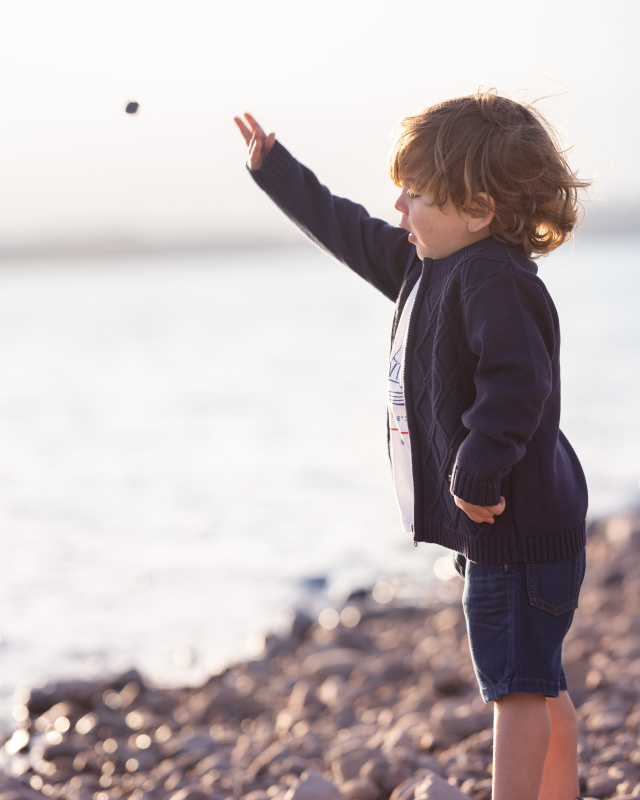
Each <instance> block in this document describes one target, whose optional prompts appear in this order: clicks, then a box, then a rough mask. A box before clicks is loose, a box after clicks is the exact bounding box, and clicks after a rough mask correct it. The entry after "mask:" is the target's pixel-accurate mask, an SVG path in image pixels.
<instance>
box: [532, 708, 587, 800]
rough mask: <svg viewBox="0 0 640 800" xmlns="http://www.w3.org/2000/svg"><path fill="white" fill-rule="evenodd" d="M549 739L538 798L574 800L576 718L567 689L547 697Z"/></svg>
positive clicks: (576, 786) (576, 784)
mask: <svg viewBox="0 0 640 800" xmlns="http://www.w3.org/2000/svg"><path fill="white" fill-rule="evenodd" d="M547 708H548V709H549V716H550V717H551V741H550V743H549V749H548V750H547V758H546V761H545V762H544V772H543V773H542V785H541V787H540V796H539V800H575V798H576V797H578V795H579V794H580V782H579V780H578V717H577V715H576V710H575V708H574V707H573V703H572V702H571V698H570V697H569V693H568V692H560V696H559V697H547Z"/></svg>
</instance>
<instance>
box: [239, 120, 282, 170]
mask: <svg viewBox="0 0 640 800" xmlns="http://www.w3.org/2000/svg"><path fill="white" fill-rule="evenodd" d="M244 120H246V123H245V121H244ZM244 120H243V119H241V118H240V117H234V118H233V121H234V122H235V123H236V125H237V126H238V128H239V129H240V133H241V134H242V136H243V137H244V140H245V142H246V143H247V147H248V148H249V157H248V158H247V166H248V167H249V169H260V167H261V166H262V165H263V163H264V160H265V158H266V157H267V156H268V155H269V151H270V150H271V148H272V147H273V145H274V143H275V141H276V135H275V133H270V134H269V135H268V136H265V133H264V131H263V130H262V128H261V127H260V126H259V125H258V123H257V122H256V121H255V119H254V118H253V117H252V116H251V114H245V115H244ZM247 123H248V124H247Z"/></svg>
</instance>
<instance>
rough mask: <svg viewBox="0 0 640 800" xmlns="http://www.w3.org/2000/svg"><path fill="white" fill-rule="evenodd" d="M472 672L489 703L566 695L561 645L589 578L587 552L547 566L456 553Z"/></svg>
mask: <svg viewBox="0 0 640 800" xmlns="http://www.w3.org/2000/svg"><path fill="white" fill-rule="evenodd" d="M454 562H455V566H456V570H457V571H458V574H459V575H460V576H461V577H462V578H464V592H463V595H462V605H463V608H464V615H465V618H466V620H467V631H468V633H469V645H470V649H471V658H472V660H473V668H474V670H475V673H476V678H477V679H478V684H479V685H480V692H481V693H482V699H483V700H484V701H485V703H488V702H491V701H492V700H498V699H499V698H501V697H504V696H505V695H508V694H514V693H515V692H531V693H534V694H543V695H546V696H547V697H557V696H558V694H559V693H560V692H561V691H563V690H565V689H566V688H567V679H566V677H565V674H564V670H563V668H562V660H561V659H562V643H563V641H564V637H565V636H566V635H567V631H568V630H569V628H570V627H571V622H572V620H573V613H574V611H575V609H576V607H577V605H578V594H579V593H580V586H581V585H582V579H583V578H584V570H585V554H584V551H583V552H582V553H580V554H579V555H577V556H575V557H574V558H569V559H566V560H565V561H554V562H550V563H548V564H519V563H515V564H498V565H496V564H476V563H475V562H473V561H468V560H467V559H465V558H464V556H462V555H460V554H457V553H456V554H455V556H454Z"/></svg>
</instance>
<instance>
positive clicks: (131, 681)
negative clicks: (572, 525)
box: [0, 512, 640, 800]
mask: <svg viewBox="0 0 640 800" xmlns="http://www.w3.org/2000/svg"><path fill="white" fill-rule="evenodd" d="M639 555H640V513H638V512H628V513H625V514H619V515H614V516H610V517H609V518H607V519H604V520H601V521H598V522H595V523H593V524H592V525H591V528H590V534H589V544H588V567H587V576H586V578H585V583H584V585H583V590H582V594H581V597H580V606H579V609H578V611H577V612H576V617H575V621H574V624H573V627H572V630H571V632H570V634H569V637H568V639H567V642H566V653H565V659H564V664H565V670H566V672H567V678H568V681H569V687H570V692H571V695H572V697H573V699H574V702H575V704H576V707H577V710H578V715H579V718H580V722H581V734H580V778H581V791H582V794H583V796H584V797H585V798H602V800H613V798H616V800H626V798H637V797H640V741H639V739H640V572H639V571H638V569H637V562H638V556H639ZM461 590H462V581H459V580H458V579H451V580H448V581H442V582H441V584H439V585H435V586H431V587H428V590H426V591H428V594H426V595H425V596H424V597H423V598H422V599H421V600H420V602H419V603H415V602H412V603H408V602H407V601H403V600H400V599H396V598H393V597H390V596H388V595H387V596H386V595H385V592H384V588H382V589H381V588H380V587H377V591H373V592H369V591H362V592H357V593H355V594H354V595H353V596H351V597H350V598H349V599H348V600H346V601H345V603H344V604H342V605H340V606H337V607H335V608H334V609H325V610H324V611H323V612H322V615H321V616H320V617H319V618H313V617H312V616H310V615H308V614H307V613H304V612H302V611H299V612H297V613H296V614H295V615H293V616H292V620H291V625H290V629H289V631H288V632H286V633H285V632H281V633H279V634H277V635H275V634H269V635H266V636H265V637H264V646H263V649H262V652H261V653H260V654H258V655H256V657H255V658H253V659H252V660H245V661H241V662H237V663H233V664H229V665H228V666H227V667H226V668H224V669H223V670H221V671H220V673H219V674H217V675H213V676H211V677H210V678H209V679H208V680H207V681H206V682H205V683H204V684H203V685H200V686H196V687H189V688H171V689H168V688H161V687H158V686H156V685H154V684H153V682H151V681H150V680H148V679H147V678H145V676H144V675H142V674H140V672H138V671H137V670H130V671H128V672H126V673H123V674H118V675H104V676H100V677H98V678H96V679H94V680H91V681H66V682H57V683H51V684H47V685H45V686H43V687H42V688H39V689H37V690H32V691H29V690H28V689H26V688H22V689H19V690H17V691H16V694H15V696H14V699H13V711H12V714H13V720H14V725H15V727H14V729H13V730H12V731H8V732H7V734H6V735H5V736H4V737H3V739H2V741H0V798H1V800H37V799H38V798H65V800H67V799H68V800H120V799H121V798H130V799H131V800H144V799H145V798H149V799H150V800H155V798H157V799H158V800H205V798H211V799H212V800H225V799H226V798H238V800H387V798H389V799H390V800H414V799H415V800H463V799H464V798H473V800H489V799H490V797H491V777H490V769H491V766H490V765H491V739H492V732H491V724H492V707H491V705H490V704H489V705H485V704H484V703H483V702H482V701H481V699H480V697H479V695H478V690H477V686H476V683H475V678H474V675H473V671H472V667H471V663H470V659H469V652H468V645H467V639H466V633H465V626H464V618H463V615H462V610H461V606H460V596H461Z"/></svg>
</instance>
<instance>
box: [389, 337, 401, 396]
mask: <svg viewBox="0 0 640 800" xmlns="http://www.w3.org/2000/svg"><path fill="white" fill-rule="evenodd" d="M403 349H404V343H403V344H401V345H400V347H399V348H398V349H397V350H396V352H395V353H394V354H393V355H392V356H391V361H390V362H389V402H390V403H391V404H392V405H394V406H403V405H404V386H403V385H402V363H401V359H402V350H403Z"/></svg>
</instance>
